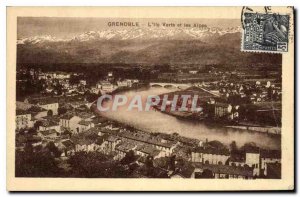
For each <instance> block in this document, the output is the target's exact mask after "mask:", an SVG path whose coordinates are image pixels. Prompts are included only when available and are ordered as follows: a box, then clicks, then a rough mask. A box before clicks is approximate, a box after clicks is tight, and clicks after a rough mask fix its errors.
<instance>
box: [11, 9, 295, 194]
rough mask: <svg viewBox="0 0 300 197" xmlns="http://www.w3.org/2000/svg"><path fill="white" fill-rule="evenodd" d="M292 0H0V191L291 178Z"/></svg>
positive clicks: (273, 186)
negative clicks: (2, 119)
mask: <svg viewBox="0 0 300 197" xmlns="http://www.w3.org/2000/svg"><path fill="white" fill-rule="evenodd" d="M293 13H294V10H293V7H289V6H286V7H246V6H245V7H8V8H7V80H8V81H7V110H8V111H7V125H8V127H7V189H8V190H9V191H243V190H294V15H293Z"/></svg>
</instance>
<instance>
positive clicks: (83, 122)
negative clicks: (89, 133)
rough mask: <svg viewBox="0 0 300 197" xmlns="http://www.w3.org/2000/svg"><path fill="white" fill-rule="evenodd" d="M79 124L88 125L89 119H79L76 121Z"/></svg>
mask: <svg viewBox="0 0 300 197" xmlns="http://www.w3.org/2000/svg"><path fill="white" fill-rule="evenodd" d="M78 124H80V125H84V126H89V125H90V124H91V121H86V120H81V121H79V122H78Z"/></svg>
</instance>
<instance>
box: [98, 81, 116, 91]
mask: <svg viewBox="0 0 300 197" xmlns="http://www.w3.org/2000/svg"><path fill="white" fill-rule="evenodd" d="M96 88H97V89H100V90H101V91H102V92H103V93H110V92H112V91H113V90H114V85H113V84H112V83H110V82H109V81H100V82H98V83H97V84H96Z"/></svg>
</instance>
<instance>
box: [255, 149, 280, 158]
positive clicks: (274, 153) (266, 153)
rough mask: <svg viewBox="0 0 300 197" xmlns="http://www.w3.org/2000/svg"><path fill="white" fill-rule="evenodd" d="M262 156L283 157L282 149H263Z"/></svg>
mask: <svg viewBox="0 0 300 197" xmlns="http://www.w3.org/2000/svg"><path fill="white" fill-rule="evenodd" d="M260 156H261V157H262V158H272V159H281V151H280V150H261V151H260Z"/></svg>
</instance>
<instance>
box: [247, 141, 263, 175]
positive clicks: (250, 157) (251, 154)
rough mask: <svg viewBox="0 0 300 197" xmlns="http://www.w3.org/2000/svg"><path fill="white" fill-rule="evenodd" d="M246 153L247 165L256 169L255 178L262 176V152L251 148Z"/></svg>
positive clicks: (254, 171)
mask: <svg viewBox="0 0 300 197" xmlns="http://www.w3.org/2000/svg"><path fill="white" fill-rule="evenodd" d="M245 152H246V160H245V163H246V164H247V165H248V166H249V167H252V168H254V169H253V176H259V175H260V150H259V148H258V147H251V148H247V149H246V150H245Z"/></svg>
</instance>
